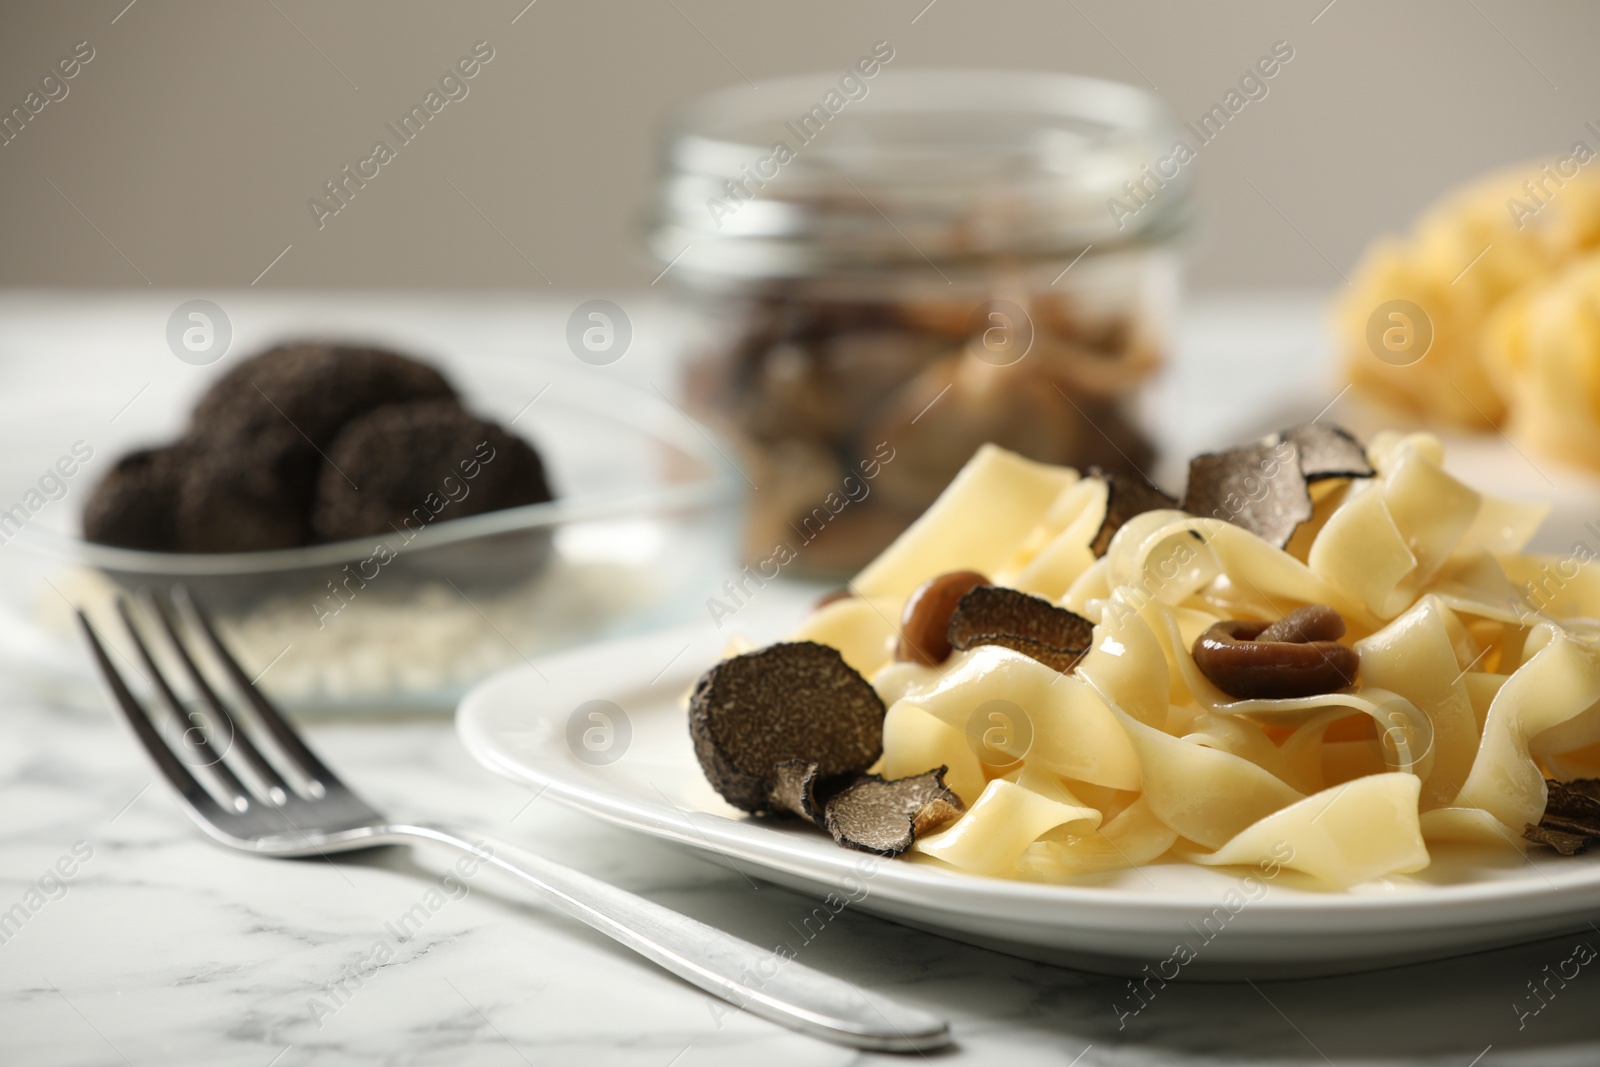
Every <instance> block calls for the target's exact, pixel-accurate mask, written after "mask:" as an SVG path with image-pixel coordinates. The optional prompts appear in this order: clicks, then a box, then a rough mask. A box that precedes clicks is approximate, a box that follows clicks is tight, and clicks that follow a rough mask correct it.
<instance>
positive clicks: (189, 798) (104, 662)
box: [78, 611, 223, 819]
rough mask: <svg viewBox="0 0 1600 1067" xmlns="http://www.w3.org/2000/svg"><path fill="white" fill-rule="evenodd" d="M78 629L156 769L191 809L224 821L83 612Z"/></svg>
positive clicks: (79, 616) (218, 808) (212, 799)
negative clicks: (154, 720) (112, 660)
mask: <svg viewBox="0 0 1600 1067" xmlns="http://www.w3.org/2000/svg"><path fill="white" fill-rule="evenodd" d="M78 625H79V626H80V627H81V628H82V629H83V636H84V637H85V639H87V640H88V642H89V647H90V649H91V650H93V652H94V659H95V664H96V665H97V666H98V667H99V668H100V674H101V676H102V677H104V678H105V680H106V684H107V685H108V686H110V687H111V693H112V695H113V696H114V697H116V703H117V708H118V709H119V710H120V711H121V712H122V717H123V718H124V719H126V720H127V722H128V725H129V726H131V727H132V728H133V732H134V735H135V736H137V737H138V738H139V743H140V744H141V745H143V746H144V749H145V751H146V752H148V753H149V754H150V758H151V759H152V760H154V761H155V765H156V768H157V769H158V770H160V771H161V774H162V776H163V777H165V778H166V780H167V781H168V782H169V783H170V784H171V785H172V787H173V788H174V789H176V790H177V791H178V795H179V796H181V797H182V798H183V799H184V801H185V802H186V803H187V804H188V805H189V807H190V808H192V809H194V810H195V811H196V812H197V813H199V814H201V815H202V816H203V817H205V818H207V819H216V818H219V817H221V815H222V814H223V813H222V808H221V805H219V804H218V803H217V802H216V799H215V798H214V797H212V795H211V794H210V793H208V792H206V789H205V787H204V786H202V785H201V784H200V783H199V781H197V780H196V779H195V776H194V775H193V774H192V773H191V772H190V771H189V768H188V767H187V766H185V765H184V762H183V761H182V760H181V759H179V758H178V757H177V756H176V755H175V754H174V753H173V751H172V749H171V748H169V747H168V746H167V743H166V741H165V740H163V739H162V737H161V734H160V733H159V732H158V731H157V730H156V728H155V725H154V724H153V723H151V721H150V716H149V714H148V713H146V712H145V710H144V707H143V706H142V705H141V704H140V703H139V702H138V701H137V700H136V699H134V696H133V694H132V693H131V692H129V691H128V686H127V684H126V683H125V682H123V680H122V675H120V674H118V673H117V669H116V667H114V666H112V664H111V657H110V656H108V655H106V649H105V646H104V645H103V644H101V642H100V635H99V634H97V633H95V629H94V626H93V625H91V624H90V622H89V618H88V616H86V615H85V614H84V613H83V612H82V611H80V612H78Z"/></svg>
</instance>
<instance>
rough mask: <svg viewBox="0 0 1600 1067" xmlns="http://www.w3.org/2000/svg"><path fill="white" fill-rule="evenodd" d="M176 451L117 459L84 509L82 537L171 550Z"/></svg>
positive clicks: (175, 503) (153, 451)
mask: <svg viewBox="0 0 1600 1067" xmlns="http://www.w3.org/2000/svg"><path fill="white" fill-rule="evenodd" d="M178 451H179V450H178V449H176V448H144V449H140V450H139V451H137V452H130V453H128V454H127V455H126V456H123V457H122V458H121V459H119V460H118V461H117V463H116V465H115V466H114V467H112V468H111V470H109V471H107V472H106V475H105V477H103V478H101V479H100V482H99V484H98V485H96V486H95V487H94V492H93V493H91V494H90V496H89V500H88V503H86V504H85V505H84V508H83V536H84V537H85V538H87V539H88V540H90V541H96V542H99V543H100V544H102V545H116V546H118V547H120V548H138V549H143V550H144V551H147V552H174V551H177V548H178V534H177V511H178V478H179V475H180V471H181V465H182V457H180V456H179V455H178Z"/></svg>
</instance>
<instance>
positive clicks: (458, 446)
mask: <svg viewBox="0 0 1600 1067" xmlns="http://www.w3.org/2000/svg"><path fill="white" fill-rule="evenodd" d="M550 498H551V493H550V486H549V483H548V482H547V481H546V479H545V473H544V465H543V464H542V463H541V462H540V461H539V455H538V453H537V452H535V451H534V450H533V447H532V446H531V445H529V444H528V443H527V442H526V441H524V440H522V439H521V438H520V437H516V436H514V435H512V434H510V433H508V432H507V431H506V430H504V429H503V428H501V427H500V426H499V425H497V424H495V423H493V422H488V421H485V420H483V419H479V418H475V417H474V416H472V415H470V414H468V413H467V412H465V411H463V410H462V409H461V408H460V407H459V406H458V405H457V404H456V403H455V402H454V401H451V400H424V401H418V402H415V403H410V404H389V405H386V406H384V407H379V408H375V409H373V410H372V411H369V412H367V413H366V414H364V415H361V416H359V417H357V418H354V419H352V420H350V422H349V423H348V424H347V425H346V426H345V427H344V429H343V430H341V431H340V432H339V434H338V436H337V437H335V438H334V440H333V442H332V443H331V444H330V445H329V446H328V449H327V460H326V462H325V463H324V464H323V466H322V470H321V474H320V475H319V478H318V481H317V491H316V499H315V503H314V504H313V506H312V510H311V525H312V530H313V533H314V534H315V536H316V537H317V538H318V539H320V540H323V541H344V540H349V539H350V538H356V537H369V536H374V535H378V534H388V533H393V532H396V531H401V530H416V529H419V528H421V527H424V526H427V525H430V524H431V523H434V522H443V521H446V520H449V519H460V518H465V517H467V516H469V515H479V514H482V513H483V512H486V511H498V510H500V509H502V508H512V507H518V506H520V505H523V504H538V503H541V502H543V501H546V500H549V499H550Z"/></svg>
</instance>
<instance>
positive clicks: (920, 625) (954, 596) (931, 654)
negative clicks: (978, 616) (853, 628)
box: [894, 571, 989, 667]
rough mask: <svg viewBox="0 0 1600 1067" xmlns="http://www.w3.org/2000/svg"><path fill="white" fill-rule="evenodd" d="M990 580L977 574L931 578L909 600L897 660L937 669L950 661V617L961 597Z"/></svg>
mask: <svg viewBox="0 0 1600 1067" xmlns="http://www.w3.org/2000/svg"><path fill="white" fill-rule="evenodd" d="M988 584H989V579H988V578H985V577H984V576H983V575H981V574H979V573H978V572H977V571H951V572H949V573H948V574H941V575H939V576H938V577H937V578H929V579H928V580H927V581H925V582H923V583H922V584H921V585H919V586H917V588H916V589H915V590H914V591H913V592H912V594H911V595H910V596H909V597H907V598H906V606H905V608H904V609H903V610H902V611H901V612H900V640H899V642H898V644H896V646H895V654H894V658H895V659H897V660H900V661H901V662H903V663H920V664H922V665H923V666H925V667H936V666H938V665H939V664H941V663H943V662H944V661H945V660H947V659H949V658H950V651H951V649H950V617H951V616H952V615H954V614H955V611H956V605H957V604H958V603H960V602H961V598H962V597H964V596H966V595H967V594H968V593H970V592H971V591H972V590H973V589H975V588H976V587H978V586H980V585H988Z"/></svg>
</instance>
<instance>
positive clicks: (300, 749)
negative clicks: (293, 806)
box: [172, 585, 349, 795]
mask: <svg viewBox="0 0 1600 1067" xmlns="http://www.w3.org/2000/svg"><path fill="white" fill-rule="evenodd" d="M172 602H173V603H174V604H176V605H177V606H178V611H179V612H181V613H182V614H183V617H184V619H185V621H187V622H188V623H189V624H190V625H191V626H192V627H194V628H195V630H196V631H198V632H200V633H203V634H204V635H205V638H206V643H207V644H208V645H209V646H210V648H211V651H212V652H213V653H215V654H216V657H217V660H218V662H220V663H221V664H222V669H223V670H224V672H226V673H227V675H228V677H229V679H230V680H232V682H233V684H234V688H236V689H237V690H239V692H241V693H243V694H244V696H245V698H246V699H248V700H249V701H250V705H251V707H253V708H254V709H255V712H256V714H257V715H258V716H260V718H261V722H262V724H263V725H264V726H266V728H267V731H268V732H269V733H271V734H272V736H273V739H274V740H276V741H277V742H278V747H279V748H280V749H281V750H282V751H283V753H284V755H285V756H286V757H288V758H289V759H291V760H293V761H295V762H296V763H297V764H298V765H299V768H300V770H301V772H302V773H303V774H305V775H306V777H307V778H309V779H310V783H309V785H310V787H311V792H312V794H313V795H321V794H322V793H323V792H325V791H326V790H329V789H338V790H342V791H344V792H346V793H348V792H349V790H348V789H347V788H346V787H345V785H344V783H343V782H341V781H340V780H339V779H338V777H337V776H336V775H334V773H333V772H332V771H330V770H329V769H328V768H327V766H326V765H325V764H324V763H323V762H322V761H321V760H320V759H318V758H317V756H316V753H314V752H312V751H311V749H310V748H308V747H306V743H305V742H304V741H302V740H300V735H299V734H298V733H297V732H295V728H294V727H293V726H291V725H289V721H288V720H287V719H285V718H284V717H283V715H282V713H281V712H279V711H278V709H277V708H276V707H274V706H273V705H272V702H271V701H269V700H268V699H267V698H266V695H265V694H264V693H262V692H261V690H260V689H258V688H256V684H255V682H253V681H251V680H250V677H249V675H247V674H245V673H244V668H243V667H241V666H239V661H238V660H236V659H234V658H233V654H232V653H230V652H229V651H228V649H227V648H226V647H225V646H224V645H223V643H222V639H221V638H219V637H218V636H217V630H216V627H215V626H213V625H212V623H211V616H210V615H208V614H206V612H205V610H204V609H202V608H201V607H200V604H199V603H198V602H197V601H196V600H195V599H194V597H192V596H190V595H189V590H188V588H187V587H185V586H182V585H178V586H174V587H173V589H172Z"/></svg>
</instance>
